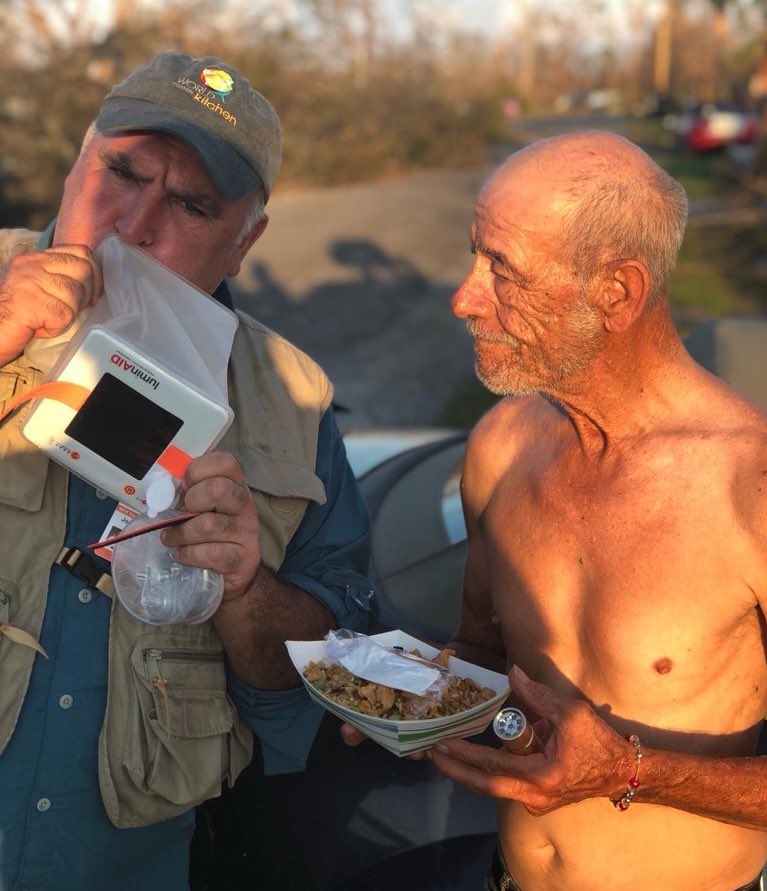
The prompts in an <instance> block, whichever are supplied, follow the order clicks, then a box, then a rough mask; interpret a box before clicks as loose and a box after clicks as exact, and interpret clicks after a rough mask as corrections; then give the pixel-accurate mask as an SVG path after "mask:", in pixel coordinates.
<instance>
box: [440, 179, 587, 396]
mask: <svg viewBox="0 0 767 891" xmlns="http://www.w3.org/2000/svg"><path fill="white" fill-rule="evenodd" d="M515 208H520V209H521V210H523V212H524V216H518V215H515V214H516V212H515ZM552 213H553V211H552V208H550V207H549V206H548V205H547V204H543V206H541V201H540V196H539V195H538V194H537V193H535V192H534V191H532V190H530V189H529V188H526V183H525V182H523V183H522V184H521V186H520V188H519V189H515V190H514V193H513V194H509V190H508V188H507V187H506V180H505V179H502V178H500V177H494V178H493V179H492V180H491V181H490V182H489V183H488V185H487V186H486V188H485V189H484V190H483V192H482V194H481V195H480V198H479V201H478V205H477V209H476V212H475V216H474V223H473V225H472V229H471V247H472V252H473V253H474V255H475V261H474V265H473V268H472V270H471V272H470V273H469V275H468V277H467V279H466V281H465V282H464V283H463V284H462V285H461V287H460V288H459V289H458V291H457V293H456V294H455V297H454V298H453V311H454V312H455V314H456V315H457V316H459V318H464V319H466V320H467V323H468V328H469V332H470V333H471V334H472V336H473V338H474V349H475V355H476V364H477V374H478V375H479V377H480V379H481V380H482V381H483V383H485V385H486V386H487V387H488V388H489V389H490V390H492V391H493V392H494V393H498V394H500V395H505V394H511V393H515V394H521V393H531V392H534V391H536V390H540V389H544V390H549V391H550V390H552V389H553V388H555V387H556V386H557V385H558V383H559V382H560V381H561V380H562V379H563V378H566V377H571V376H573V375H575V374H576V373H579V372H581V371H582V370H583V369H584V368H585V367H586V366H587V365H588V363H589V362H590V360H591V359H592V358H593V357H594V356H595V355H596V353H597V352H598V351H599V346H600V344H601V340H602V336H603V329H602V326H601V324H600V320H599V318H598V316H597V314H596V313H595V311H594V310H593V308H592V307H591V305H590V304H589V303H588V297H587V295H586V294H584V293H582V289H581V285H580V283H579V282H578V281H577V280H576V278H575V276H574V275H573V272H572V270H571V268H570V265H569V264H568V263H567V262H563V260H562V251H561V247H560V242H561V237H558V236H559V235H560V233H559V230H558V227H557V226H552V225H551V222H550V221H551V218H552ZM520 219H524V226H520V224H519V221H520Z"/></svg>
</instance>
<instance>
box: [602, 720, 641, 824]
mask: <svg viewBox="0 0 767 891" xmlns="http://www.w3.org/2000/svg"><path fill="white" fill-rule="evenodd" d="M627 739H628V741H629V742H630V743H631V745H632V746H634V748H635V750H636V762H635V767H634V776H633V777H631V779H630V780H629V783H628V789H626V791H625V792H624V793H623V795H621V797H620V798H611V799H610V801H611V802H612V803H613V805H614V806H615V807H617V808H618V810H619V811H627V810H628V809H629V805H630V804H631V802H632V801H633V800H634V796H635V795H636V794H637V789H638V788H639V786H640V782H639V766H640V765H641V763H642V743H640V742H639V737H638V736H637V735H636V733H632V734H631V735H630V736H628V737H627Z"/></svg>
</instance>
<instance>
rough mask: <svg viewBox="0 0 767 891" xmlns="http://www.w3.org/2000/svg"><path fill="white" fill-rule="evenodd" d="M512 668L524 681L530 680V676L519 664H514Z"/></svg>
mask: <svg viewBox="0 0 767 891" xmlns="http://www.w3.org/2000/svg"><path fill="white" fill-rule="evenodd" d="M511 670H512V671H513V672H514V674H515V675H516V676H517V677H518V678H519V679H520V680H522V681H529V680H530V678H529V677H528V676H527V675H526V674H525V673H524V671H522V669H521V668H520V667H519V666H518V665H512V667H511Z"/></svg>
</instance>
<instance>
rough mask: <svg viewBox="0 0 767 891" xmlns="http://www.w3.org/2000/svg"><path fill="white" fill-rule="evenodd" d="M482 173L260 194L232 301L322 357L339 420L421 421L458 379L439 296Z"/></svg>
mask: <svg viewBox="0 0 767 891" xmlns="http://www.w3.org/2000/svg"><path fill="white" fill-rule="evenodd" d="M490 170H491V166H490V165H488V167H487V168H486V169H485V168H483V169H478V170H469V171H429V172H423V173H417V174H413V175H409V176H406V177H402V178H399V179H395V180H389V181H386V182H376V183H369V184H361V185H352V186H344V187H336V188H331V189H316V190H311V191H302V192H300V193H299V192H293V193H291V192H285V193H280V191H279V189H278V190H277V193H276V194H275V196H274V198H273V199H272V201H270V203H269V213H270V217H271V222H270V225H269V227H268V229H267V231H266V233H265V234H264V235H263V236H262V238H261V240H260V241H259V242H257V243H256V245H255V246H254V248H253V250H252V252H251V253H250V254H249V256H248V257H247V258H246V262H245V264H244V266H243V270H242V272H241V273H240V276H239V278H238V282H237V301H238V303H239V304H240V305H241V306H242V308H243V309H245V310H246V311H247V312H250V313H251V314H252V315H254V316H255V317H256V318H258V319H260V320H261V321H263V322H264V323H265V324H267V325H269V326H270V327H271V328H273V329H275V330H276V331H279V332H280V333H282V334H284V335H285V336H286V337H288V338H289V339H290V340H292V341H293V342H294V343H296V344H298V345H299V346H300V347H302V348H303V349H304V350H305V351H306V352H308V353H309V354H310V355H311V356H312V357H313V358H315V359H316V360H317V361H318V362H319V363H320V364H321V365H322V366H323V368H324V369H325V370H326V371H327V372H328V374H329V375H330V378H331V380H332V381H333V382H334V384H335V388H336V400H337V401H338V402H339V403H340V404H342V405H344V406H345V407H346V408H348V409H349V413H348V414H347V415H345V418H344V425H345V426H346V427H350V426H358V427H359V426H368V425H394V426H408V425H416V426H421V425H429V424H432V423H433V422H434V421H435V420H436V418H437V417H438V415H439V413H440V410H441V408H442V406H443V404H444V403H445V401H446V400H447V399H448V398H449V397H450V396H451V395H452V393H453V392H454V391H455V389H456V388H457V387H460V386H461V385H462V384H464V383H465V382H466V381H467V380H469V379H470V377H471V375H472V373H473V354H472V349H471V343H470V340H469V338H468V336H467V334H466V331H465V327H464V325H463V323H462V322H459V321H458V320H457V319H455V318H454V317H453V316H452V314H451V312H450V297H451V296H452V293H453V292H454V290H455V287H456V285H457V284H458V283H459V282H460V281H461V279H462V277H463V275H465V273H466V271H467V270H468V269H469V267H470V262H471V255H470V253H469V235H468V227H469V221H470V218H471V212H472V209H473V205H474V199H475V197H476V194H477V191H478V190H479V188H480V186H481V184H482V182H483V181H484V179H485V178H486V176H487V174H488V173H489V172H490Z"/></svg>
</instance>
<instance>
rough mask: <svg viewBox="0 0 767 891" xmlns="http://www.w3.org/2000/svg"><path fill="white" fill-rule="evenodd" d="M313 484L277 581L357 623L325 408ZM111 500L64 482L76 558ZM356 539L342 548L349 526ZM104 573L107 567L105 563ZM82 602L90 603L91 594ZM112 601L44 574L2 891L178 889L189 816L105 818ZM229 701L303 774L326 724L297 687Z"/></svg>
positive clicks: (243, 692) (340, 461)
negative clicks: (319, 485)
mask: <svg viewBox="0 0 767 891" xmlns="http://www.w3.org/2000/svg"><path fill="white" fill-rule="evenodd" d="M319 443H320V447H319V450H318V455H317V468H316V472H317V475H318V476H319V477H320V479H322V481H323V483H324V484H325V488H326V492H327V495H328V503H327V504H326V505H324V506H321V505H317V504H314V503H311V504H310V505H309V507H308V508H307V511H306V513H305V515H304V518H303V520H302V522H301V524H300V526H299V528H298V530H297V532H296V534H295V535H294V537H293V539H292V541H291V542H290V544H289V547H288V552H287V554H286V558H285V561H284V563H283V566H282V568H281V570H280V573H279V575H280V576H281V577H282V578H284V579H285V580H287V581H290V582H292V583H294V584H296V585H298V586H300V587H301V588H303V589H304V590H307V591H309V592H310V593H312V594H313V595H314V596H316V597H318V598H320V599H322V600H323V601H324V602H326V603H327V604H328V605H329V606H330V608H331V609H332V611H333V613H334V614H335V616H336V617H337V620H338V622H339V623H340V624H343V625H346V626H347V627H357V628H360V627H361V625H362V624H364V618H363V615H362V614H363V610H362V609H361V608H360V604H364V602H365V593H366V591H367V586H368V582H367V579H366V572H367V561H368V553H369V551H368V531H367V530H368V524H367V519H366V516H367V515H366V511H365V508H364V505H363V503H362V500H361V497H360V494H359V490H358V489H357V487H356V484H355V483H354V481H353V479H350V476H349V473H350V472H349V469H348V464H347V463H346V459H345V452H344V449H343V443H342V441H341V438H340V435H339V433H338V430H337V428H336V426H335V421H334V419H333V416H332V412H330V411H329V412H328V413H327V414H326V415H325V417H324V418H323V420H322V422H321V425H320V436H319ZM114 508H115V502H114V500H113V499H111V498H106V499H104V498H101V499H100V498H98V497H97V494H96V492H95V490H94V489H93V488H92V487H91V486H89V485H88V484H86V483H84V482H82V481H81V480H78V479H77V478H75V477H71V478H70V485H69V501H68V514H67V533H66V540H65V543H66V544H67V545H68V546H70V547H79V548H81V549H83V550H85V546H86V545H87V543H89V542H92V541H97V540H98V539H99V538H100V537H101V535H102V533H103V532H104V530H105V529H106V527H107V523H108V521H109V519H110V517H111V515H112V512H113V511H114ZM354 529H356V530H361V534H360V535H359V536H358V537H357V538H355V539H354V540H353V541H352V542H351V543H347V544H344V545H343V546H339V544H338V543H339V542H348V536H349V532H350V530H354ZM104 566H105V568H106V564H104ZM88 595H90V596H88ZM110 608H111V601H110V600H109V599H108V598H107V597H105V596H104V595H102V594H100V593H98V592H96V591H93V590H91V589H89V588H86V587H83V582H82V581H80V580H78V579H76V578H75V577H74V576H72V575H71V574H70V573H69V572H68V571H67V570H66V569H64V568H63V567H62V566H54V567H52V570H51V577H50V586H49V591H48V601H47V606H46V611H45V618H44V622H43V627H42V632H41V635H40V643H41V644H42V646H43V647H44V648H45V650H46V652H47V653H48V655H49V656H50V659H45V658H43V657H42V656H37V657H36V659H35V663H34V668H33V671H32V675H31V679H30V684H29V689H28V692H27V696H26V699H25V701H24V706H23V708H22V710H21V714H20V717H19V722H18V724H17V726H16V729H15V731H14V733H13V735H12V737H11V740H10V742H9V744H8V747H7V748H6V750H5V752H4V753H3V755H2V757H0V789H1V790H2V793H0V830H1V831H0V891H103V889H107V888H109V889H110V891H135V889H137V888H143V889H147V891H154V889H157V891H160V889H161V891H186V889H187V887H188V885H187V868H188V866H187V864H188V849H189V842H190V839H191V836H192V832H193V829H194V813H193V811H190V812H189V813H187V814H184V815H182V816H180V817H176V818H174V819H172V820H167V821H164V822H161V823H156V824H154V825H152V826H146V827H141V828H138V829H117V828H115V827H114V826H113V825H112V824H111V823H110V822H109V820H108V819H107V816H106V813H105V811H104V808H103V805H102V802H101V797H100V793H99V784H98V757H97V746H98V737H99V732H100V729H101V724H102V720H103V716H104V707H105V703H106V684H107V641H108V627H109V613H110ZM230 682H231V687H230V694H231V696H232V698H233V700H234V701H235V703H236V705H237V707H238V710H239V711H240V714H241V715H242V716H243V719H244V720H245V721H246V722H247V723H248V724H249V725H250V726H251V727H252V729H253V730H254V732H255V733H256V734H257V735H258V736H259V737H260V738H261V740H262V747H263V751H264V758H265V766H266V769H267V771H269V772H273V773H274V772H280V771H286V770H291V769H292V770H295V769H300V768H301V767H303V765H304V763H305V759H306V756H307V754H308V749H309V747H310V745H311V741H312V738H313V735H314V732H315V730H316V727H317V725H318V724H319V720H320V718H321V712H320V710H319V709H318V708H317V707H316V706H314V705H313V704H312V703H310V702H309V700H308V697H307V696H306V694H305V693H304V691H303V688H298V689H296V690H292V691H290V690H289V691H259V690H254V689H253V688H250V687H247V686H246V685H245V684H243V683H242V682H241V681H239V680H238V679H237V678H234V677H231V678H230Z"/></svg>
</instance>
